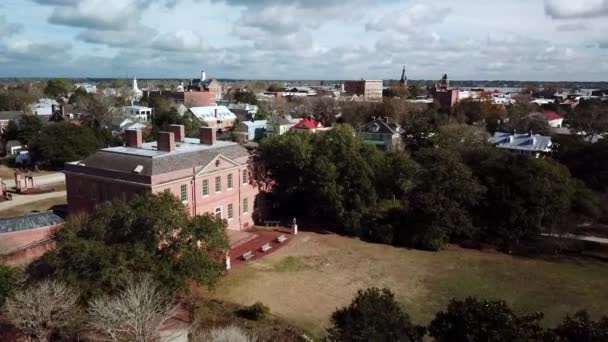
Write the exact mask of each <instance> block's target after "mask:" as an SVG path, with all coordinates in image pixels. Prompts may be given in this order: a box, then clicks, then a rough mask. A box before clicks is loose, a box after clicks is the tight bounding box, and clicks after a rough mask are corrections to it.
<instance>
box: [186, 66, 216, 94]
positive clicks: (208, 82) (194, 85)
mask: <svg viewBox="0 0 608 342" xmlns="http://www.w3.org/2000/svg"><path fill="white" fill-rule="evenodd" d="M186 91H196V92H209V93H213V94H214V97H215V100H216V101H219V100H221V99H222V84H221V83H220V82H219V81H218V80H215V79H207V73H205V71H201V78H195V79H192V80H191V81H190V85H189V86H188V88H187V90H186Z"/></svg>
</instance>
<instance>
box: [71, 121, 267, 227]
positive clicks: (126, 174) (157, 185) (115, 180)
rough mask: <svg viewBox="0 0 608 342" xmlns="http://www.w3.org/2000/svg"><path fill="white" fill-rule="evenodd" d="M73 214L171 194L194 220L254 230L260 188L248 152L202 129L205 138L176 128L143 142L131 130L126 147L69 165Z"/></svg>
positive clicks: (138, 132)
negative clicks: (204, 217) (206, 218)
mask: <svg viewBox="0 0 608 342" xmlns="http://www.w3.org/2000/svg"><path fill="white" fill-rule="evenodd" d="M65 174H66V186H67V196H68V206H69V209H70V212H71V213H75V212H78V211H91V210H92V209H93V208H95V206H96V205H98V204H100V203H103V202H106V201H111V200H114V199H122V200H129V199H131V198H133V197H134V196H136V195H138V194H144V193H147V192H148V193H149V192H152V193H159V192H163V191H170V192H171V193H173V194H174V195H175V196H177V197H178V198H179V199H181V201H182V203H183V204H184V206H186V208H188V211H189V212H190V213H191V214H192V215H200V214H205V213H212V214H213V215H216V216H217V217H221V218H222V219H226V220H227V222H228V229H230V230H245V229H247V228H249V227H252V226H253V223H254V216H255V215H257V214H258V213H257V212H255V211H254V210H255V208H256V201H257V197H258V193H259V189H258V187H257V185H256V184H254V182H253V174H252V161H251V155H250V153H249V151H248V150H247V149H245V148H244V147H242V146H240V145H238V144H236V143H233V142H226V141H217V140H216V131H215V129H213V128H208V127H202V128H201V129H200V139H191V138H185V128H184V126H181V125H173V126H171V132H161V133H159V138H158V141H156V142H152V143H143V141H142V133H141V131H127V146H125V147H112V148H106V149H102V150H100V151H98V152H97V153H95V154H94V155H92V156H90V157H88V158H86V159H84V160H82V161H79V162H74V163H69V164H66V170H65Z"/></svg>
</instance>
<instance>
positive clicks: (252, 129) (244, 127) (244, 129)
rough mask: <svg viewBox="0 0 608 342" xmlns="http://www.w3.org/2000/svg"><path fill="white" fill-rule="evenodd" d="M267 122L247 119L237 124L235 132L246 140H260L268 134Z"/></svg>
mask: <svg viewBox="0 0 608 342" xmlns="http://www.w3.org/2000/svg"><path fill="white" fill-rule="evenodd" d="M267 124H268V121H267V120H256V121H251V120H246V121H242V122H240V123H239V124H238V125H236V127H235V128H234V132H235V133H236V134H237V135H239V136H242V137H244V138H245V139H246V140H250V141H251V140H260V139H262V138H263V137H264V135H265V134H266V126H267Z"/></svg>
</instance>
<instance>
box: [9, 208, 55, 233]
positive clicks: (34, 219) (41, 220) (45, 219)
mask: <svg viewBox="0 0 608 342" xmlns="http://www.w3.org/2000/svg"><path fill="white" fill-rule="evenodd" d="M63 222H64V221H63V219H62V218H61V217H59V216H58V215H57V214H55V213H54V212H52V211H47V212H43V213H34V214H28V215H23V216H16V217H7V218H0V233H10V232H18V231H23V230H29V229H36V228H44V227H50V226H56V225H58V224H62V223H63Z"/></svg>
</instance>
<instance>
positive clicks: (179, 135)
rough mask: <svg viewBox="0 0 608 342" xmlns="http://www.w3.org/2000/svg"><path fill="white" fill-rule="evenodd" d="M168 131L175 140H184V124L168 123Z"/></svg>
mask: <svg viewBox="0 0 608 342" xmlns="http://www.w3.org/2000/svg"><path fill="white" fill-rule="evenodd" d="M169 132H171V133H173V135H174V136H175V141H176V142H184V139H186V126H184V125H170V126H169Z"/></svg>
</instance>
